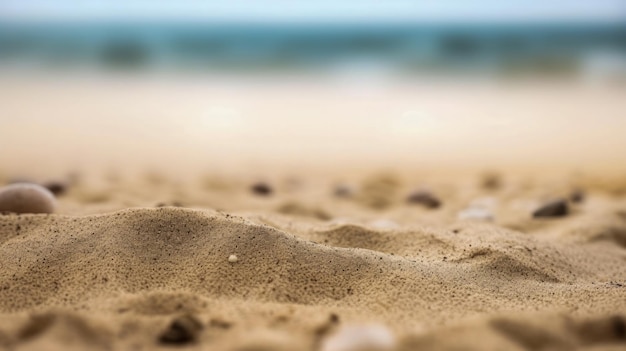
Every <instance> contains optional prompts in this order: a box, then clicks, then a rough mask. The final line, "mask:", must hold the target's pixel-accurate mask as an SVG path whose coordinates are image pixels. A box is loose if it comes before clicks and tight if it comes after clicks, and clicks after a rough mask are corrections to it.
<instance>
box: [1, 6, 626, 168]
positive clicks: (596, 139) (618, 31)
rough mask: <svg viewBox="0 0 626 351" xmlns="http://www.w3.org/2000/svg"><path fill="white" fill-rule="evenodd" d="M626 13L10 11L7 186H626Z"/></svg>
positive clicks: (4, 23) (4, 27)
mask: <svg viewBox="0 0 626 351" xmlns="http://www.w3.org/2000/svg"><path fill="white" fill-rule="evenodd" d="M625 92H626V1H619V0H597V1H562V0H556V1H533V0H531V1H517V0H516V1H508V2H497V1H491V0H478V1H473V2H467V1H456V0H444V1H440V2H437V3H436V4H432V3H429V2H425V1H424V2H422V1H386V2H380V1H370V0H366V1H354V0H343V1H321V2H310V1H307V2H304V1H279V0H260V1H255V2H246V3H242V2H235V3H225V2H217V1H215V2H213V1H206V2H200V1H190V0H184V1H177V2H162V1H107V2H105V1H81V2H75V1H68V0H57V1H44V0H20V1H17V0H3V1H2V2H1V3H0V160H2V161H1V163H0V171H4V172H9V173H19V172H32V171H33V170H35V171H38V172H48V173H50V172H53V173H54V172H63V171H67V170H68V169H81V168H89V169H93V167H96V168H103V169H109V168H111V167H114V168H151V169H160V170H165V171H171V172H179V173H180V172H182V171H183V170H185V171H187V170H189V171H190V172H192V171H211V170H216V169H223V168H229V169H235V168H242V169H254V170H257V171H258V170H259V169H262V168H259V167H268V168H269V167H271V168H272V169H278V168H280V167H284V168H287V169H294V168H302V169H305V168H307V167H311V168H316V167H317V168H325V169H336V170H341V169H343V168H349V167H400V168H447V169H457V168H458V169H470V168H471V169H485V168H509V169H513V168H515V167H518V168H520V169H522V168H533V169H537V168H538V167H539V169H542V170H546V169H561V170H567V171H572V170H573V171H597V172H608V171H615V170H619V171H625V170H626V162H624V161H626V152H625V151H624V150H626V141H625V140H626V138H624V134H625V133H626V94H625Z"/></svg>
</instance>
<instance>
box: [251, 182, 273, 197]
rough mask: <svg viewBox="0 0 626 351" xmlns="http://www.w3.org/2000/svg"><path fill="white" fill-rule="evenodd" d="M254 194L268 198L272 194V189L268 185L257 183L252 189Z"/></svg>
mask: <svg viewBox="0 0 626 351" xmlns="http://www.w3.org/2000/svg"><path fill="white" fill-rule="evenodd" d="M251 190H252V192H253V193H255V194H257V195H262V196H268V195H271V194H272V188H271V187H270V186H269V185H268V184H266V183H256V184H253V185H252V187H251Z"/></svg>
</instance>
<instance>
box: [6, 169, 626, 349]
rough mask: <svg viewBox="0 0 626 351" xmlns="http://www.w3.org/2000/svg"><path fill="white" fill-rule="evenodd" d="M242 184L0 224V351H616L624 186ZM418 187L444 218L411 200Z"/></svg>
mask: <svg viewBox="0 0 626 351" xmlns="http://www.w3.org/2000/svg"><path fill="white" fill-rule="evenodd" d="M567 179H572V178H567ZM339 180H342V181H343V184H345V186H344V187H343V188H342V189H341V190H339V191H337V190H333V187H334V186H335V185H336V184H338V181H339ZM254 181H255V180H254V179H243V178H237V177H227V176H215V175H212V176H204V177H202V178H201V179H195V180H194V181H184V182H181V181H175V180H172V179H169V178H168V177H166V176H161V175H159V174H149V175H147V176H141V177H134V178H133V177H124V176H121V175H115V174H109V175H106V176H104V177H100V178H98V180H97V181H88V180H84V179H83V180H82V181H79V182H75V183H73V184H72V185H71V186H69V187H68V190H67V193H66V194H63V195H60V196H59V197H58V209H57V212H56V213H55V214H21V215H17V214H8V213H7V214H3V215H1V216H0V348H1V349H6V350H82V349H87V348H88V349H94V350H153V349H163V350H166V349H171V348H173V347H177V348H181V349H189V350H329V346H328V345H327V344H325V342H326V340H328V338H330V337H332V336H333V335H335V333H337V332H338V331H340V330H341V329H342V328H344V327H346V326H351V325H372V324H374V325H380V326H384V327H386V328H388V329H389V330H390V331H391V333H392V334H393V335H394V338H395V339H396V340H395V346H394V347H393V349H397V350H574V349H580V350H624V349H626V199H625V198H624V188H623V186H622V185H620V184H622V183H620V184H616V183H606V182H605V183H599V182H595V183H594V182H585V181H583V180H580V179H578V180H577V182H573V181H569V180H568V181H562V179H561V180H555V181H552V182H551V181H542V179H539V178H537V177H535V178H532V177H530V178H523V177H520V178H519V179H516V178H507V177H502V179H486V180H485V179H482V180H481V178H480V177H468V176H459V177H457V178H455V179H451V180H446V179H443V178H436V177H435V178H432V179H426V178H418V177H407V176H400V175H398V174H396V173H393V172H392V173H382V174H378V173H371V174H369V175H368V176H363V177H353V178H350V177H348V178H347V179H345V178H344V179H339V178H337V177H334V178H333V177H328V178H325V179H324V178H320V177H309V178H307V177H302V178H293V177H282V178H281V177H270V178H269V179H268V180H266V181H267V184H269V186H270V187H271V192H270V193H255V192H254V191H251V188H250V187H251V185H252V184H254ZM574 183H575V184H574ZM424 184H428V187H425V188H424V189H428V191H429V192H431V193H432V194H433V196H436V197H437V198H438V199H439V200H440V201H441V205H440V206H439V207H437V208H429V206H424V204H421V203H411V202H407V200H406V199H407V196H408V195H409V194H410V193H411V191H413V190H414V189H418V188H420V186H422V185H424ZM575 188H582V189H584V190H585V193H584V199H580V198H575V199H574V200H575V201H569V200H568V201H567V206H568V211H569V212H568V214H567V215H565V216H563V217H554V218H551V217H547V218H533V217H532V213H533V211H534V210H535V209H537V208H538V207H540V206H541V205H542V204H544V203H546V202H547V201H550V200H552V199H556V198H560V197H564V198H569V197H570V196H571V195H572V194H571V192H572V191H573V190H575ZM470 204H471V205H470ZM468 206H472V207H473V208H480V209H481V210H480V211H479V212H478V213H479V214H478V215H475V213H476V212H470V214H469V215H468V214H467V213H468V212H465V213H466V215H465V217H462V219H460V218H461V217H459V216H460V215H459V212H462V211H463V210H465V209H467V208H468ZM481 211H482V212H481ZM485 212H487V213H489V214H490V215H491V216H492V218H493V220H489V219H488V218H486V217H485V216H483V214H484V213H485ZM325 345H326V346H325ZM346 350H347V349H346Z"/></svg>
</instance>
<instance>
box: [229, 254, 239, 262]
mask: <svg viewBox="0 0 626 351" xmlns="http://www.w3.org/2000/svg"><path fill="white" fill-rule="evenodd" d="M238 260H239V259H238V258H237V255H230V256H228V262H230V263H235V262H237V261H238Z"/></svg>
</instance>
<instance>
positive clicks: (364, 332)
mask: <svg viewBox="0 0 626 351" xmlns="http://www.w3.org/2000/svg"><path fill="white" fill-rule="evenodd" d="M395 344H396V338H395V336H394V335H393V334H392V333H391V331H390V330H389V329H388V328H387V327H385V326H383V325H379V324H372V325H351V326H346V327H343V328H341V329H340V330H339V331H338V332H337V333H335V334H334V335H331V336H330V337H328V338H327V339H325V340H324V342H323V343H322V348H321V351H365V350H367V351H385V350H391V349H393V348H394V347H395Z"/></svg>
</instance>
